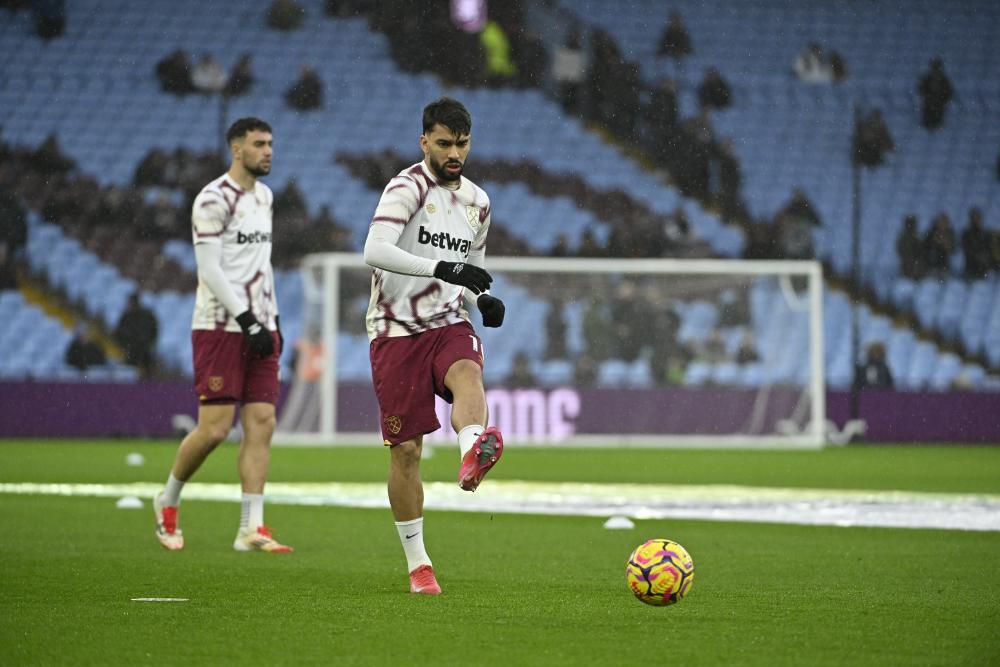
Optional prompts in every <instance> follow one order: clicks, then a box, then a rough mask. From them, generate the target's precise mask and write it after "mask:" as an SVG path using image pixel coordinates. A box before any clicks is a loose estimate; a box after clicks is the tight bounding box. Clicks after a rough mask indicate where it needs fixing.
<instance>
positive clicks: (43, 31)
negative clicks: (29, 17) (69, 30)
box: [30, 0, 66, 39]
mask: <svg viewBox="0 0 1000 667" xmlns="http://www.w3.org/2000/svg"><path fill="white" fill-rule="evenodd" d="M30 4H31V13H32V14H33V15H34V19H35V33H36V34H37V35H38V36H39V37H41V38H42V39H55V38H56V37H60V36H62V34H63V32H65V30H66V0H44V2H42V1H39V0H35V1H34V2H32V3H30Z"/></svg>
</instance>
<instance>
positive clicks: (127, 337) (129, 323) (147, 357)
mask: <svg viewBox="0 0 1000 667" xmlns="http://www.w3.org/2000/svg"><path fill="white" fill-rule="evenodd" d="M158 335H159V326H158V325H157V323H156V316H155V315H154V314H153V312H152V311H151V310H149V309H148V308H146V307H145V306H143V305H142V302H141V301H139V295H138V294H132V296H130V297H129V300H128V307H127V308H126V309H125V312H123V313H122V316H121V319H119V320H118V326H117V327H115V341H116V342H117V343H118V344H119V345H121V347H122V351H123V352H124V353H125V363H127V364H129V365H130V366H136V367H137V368H139V369H140V370H141V371H142V372H143V376H144V377H149V375H150V374H151V373H152V371H153V368H154V366H155V363H154V362H155V355H154V350H155V348H156V338H157V336H158Z"/></svg>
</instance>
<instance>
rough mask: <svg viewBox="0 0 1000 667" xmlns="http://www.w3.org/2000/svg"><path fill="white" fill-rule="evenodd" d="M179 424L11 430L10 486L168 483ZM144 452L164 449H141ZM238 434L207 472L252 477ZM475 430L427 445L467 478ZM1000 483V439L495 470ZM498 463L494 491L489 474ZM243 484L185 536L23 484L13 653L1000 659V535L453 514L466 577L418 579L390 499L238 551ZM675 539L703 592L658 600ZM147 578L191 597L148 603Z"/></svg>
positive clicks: (348, 457)
mask: <svg viewBox="0 0 1000 667" xmlns="http://www.w3.org/2000/svg"><path fill="white" fill-rule="evenodd" d="M175 447H176V443H173V442H149V441H100V442H48V441H7V442H0V483H5V482H86V483H101V482H105V483H126V482H137V481H143V482H161V481H162V480H163V478H164V477H165V476H166V473H167V471H168V469H169V465H170V461H171V460H172V458H173V455H174V451H175ZM133 451H137V452H141V453H142V454H143V455H144V456H145V457H146V464H145V465H144V466H142V467H127V466H126V465H125V456H126V454H127V453H129V452H133ZM235 456H236V448H235V447H233V446H231V445H226V446H223V447H222V448H220V450H219V451H218V452H216V453H215V454H214V455H213V456H212V457H211V458H210V459H209V462H208V463H207V464H206V466H205V467H204V468H203V470H202V471H200V472H199V474H198V476H197V477H196V479H195V480H194V481H198V482H228V483H233V482H235V480H236V475H235ZM457 464H458V455H457V453H456V451H455V450H454V449H453V448H441V449H437V450H436V451H435V453H434V456H433V457H432V458H430V459H428V460H426V461H425V463H424V466H423V468H424V470H423V473H424V478H425V480H426V481H450V480H452V479H453V477H454V475H455V473H456V470H457ZM387 465H388V461H387V456H386V453H385V452H384V451H382V449H381V448H376V447H371V448H351V449H295V448H276V449H275V450H274V452H273V455H272V468H271V480H272V481H281V482H300V481H302V482H304V481H314V482H323V481H364V482H381V481H383V480H384V477H385V472H386V468H387ZM494 478H495V479H506V480H515V479H517V480H538V481H552V480H558V481H580V482H633V483H678V484H739V485H750V486H770V487H787V488H829V489H872V490H879V489H882V490H886V489H898V490H906V491H938V492H963V493H976V494H1000V448H989V447H981V448H966V447H933V448H932V447H904V446H893V447H879V448H873V447H850V448H844V449H830V450H824V451H819V452H788V451H681V450H574V451H572V452H567V451H565V450H554V449H548V450H534V449H523V450H519V449H518V448H517V447H516V446H510V447H508V449H507V452H506V453H505V456H504V460H503V462H502V463H501V465H499V466H498V467H497V468H496V470H495V471H494V472H492V473H491V475H490V479H494ZM490 479H487V481H486V482H485V483H484V485H483V487H482V489H481V490H480V492H479V493H488V484H489V481H490ZM238 514H239V510H238V507H237V506H236V505H235V504H233V503H225V502H207V501H185V502H184V505H183V508H182V522H183V524H182V525H183V528H184V532H185V536H186V538H187V548H186V549H185V551H183V552H179V553H168V552H165V551H163V550H162V549H161V548H160V546H159V545H158V543H157V542H156V539H155V537H154V536H153V531H152V528H153V526H152V511H151V510H150V508H149V506H148V503H147V506H146V507H145V508H144V509H142V510H119V509H116V508H115V504H114V499H111V498H92V497H58V496H42V495H10V494H0V526H2V528H3V535H2V539H0V665H38V664H74V665H89V664H94V665H133V664H151V665H152V664H155V665H167V664H182V663H187V664H212V665H215V664H220V665H221V664H249V663H256V664H287V665H301V664H324V665H327V664H328V665H515V666H516V665H635V664H644V663H655V664H663V663H669V664H680V665H685V667H689V666H696V665H990V664H1000V533H991V532H963V531H940V530H912V529H873V528H836V527H812V526H792V525H778V524H751V523H726V522H711V521H681V520H658V521H638V522H637V524H636V528H635V529H634V530H630V531H609V530H603V529H602V528H601V523H602V521H601V519H598V518H593V517H570V516H532V515H512V514H492V515H491V514H489V513H458V512H441V511H431V512H428V515H427V523H426V527H425V529H426V534H427V545H428V551H429V553H430V555H431V557H432V558H433V559H434V564H435V569H436V571H437V572H438V575H439V580H440V582H441V585H442V587H443V588H444V594H443V595H441V596H439V597H424V596H415V595H411V594H409V593H408V592H407V580H406V574H405V571H404V570H405V560H404V559H403V555H402V550H401V548H400V546H399V541H398V538H397V536H396V532H395V530H394V528H393V525H392V520H391V516H390V515H389V512H388V510H384V509H370V510H369V509H345V508H339V507H309V506H290V505H268V507H267V510H266V518H267V521H268V523H269V524H271V525H272V526H274V528H275V531H276V535H277V536H278V537H279V538H280V539H282V540H283V541H287V542H288V543H290V544H292V545H294V546H295V548H296V552H295V553H294V554H291V555H288V556H280V555H269V554H240V553H235V552H233V551H232V549H231V542H232V538H233V536H234V534H235V529H236V522H237V520H238ZM651 537H669V538H672V539H675V540H677V541H678V542H680V543H681V544H683V545H684V546H685V547H686V548H687V549H688V551H690V552H691V554H692V556H693V558H694V561H695V568H696V575H695V577H696V578H695V584H694V587H693V590H692V592H691V594H690V595H689V597H688V598H687V599H685V600H684V601H682V602H681V603H680V604H678V605H675V606H673V607H667V608H654V607H648V606H646V605H643V604H641V603H639V602H638V601H636V600H635V599H634V598H633V597H632V596H631V594H630V593H629V591H628V590H627V588H626V586H625V582H624V569H625V559H626V557H627V556H628V554H629V552H630V551H631V550H632V548H633V547H635V546H636V545H637V544H639V543H640V542H642V541H644V540H645V539H647V538H651ZM136 597H180V598H189V601H188V602H183V603H139V602H132V601H131V599H132V598H136Z"/></svg>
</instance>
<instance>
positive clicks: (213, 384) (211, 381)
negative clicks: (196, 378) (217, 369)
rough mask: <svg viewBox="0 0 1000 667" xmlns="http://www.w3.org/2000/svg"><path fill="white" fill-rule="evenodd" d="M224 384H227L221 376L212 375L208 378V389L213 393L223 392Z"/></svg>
mask: <svg viewBox="0 0 1000 667" xmlns="http://www.w3.org/2000/svg"><path fill="white" fill-rule="evenodd" d="M223 384H225V380H223V378H222V376H221V375H212V376H209V378H208V388H209V389H210V390H212V391H221V390H222V385H223Z"/></svg>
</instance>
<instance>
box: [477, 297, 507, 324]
mask: <svg viewBox="0 0 1000 667" xmlns="http://www.w3.org/2000/svg"><path fill="white" fill-rule="evenodd" d="M476 305H477V306H478V307H479V312H480V313H482V315H483V326H484V327H498V326H500V325H501V324H503V314H504V311H505V310H506V309H505V308H504V306H503V301H501V300H500V299H498V298H496V297H495V296H492V295H490V294H480V295H479V298H478V299H476Z"/></svg>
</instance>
